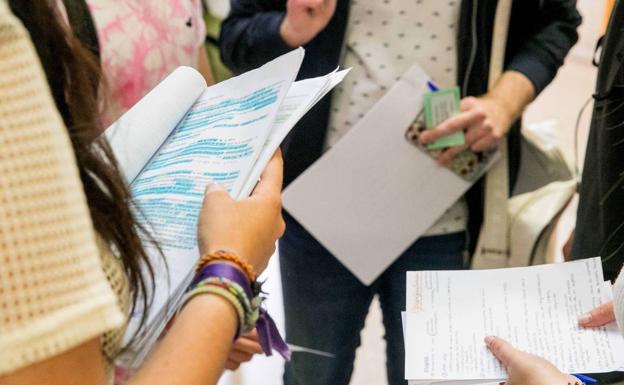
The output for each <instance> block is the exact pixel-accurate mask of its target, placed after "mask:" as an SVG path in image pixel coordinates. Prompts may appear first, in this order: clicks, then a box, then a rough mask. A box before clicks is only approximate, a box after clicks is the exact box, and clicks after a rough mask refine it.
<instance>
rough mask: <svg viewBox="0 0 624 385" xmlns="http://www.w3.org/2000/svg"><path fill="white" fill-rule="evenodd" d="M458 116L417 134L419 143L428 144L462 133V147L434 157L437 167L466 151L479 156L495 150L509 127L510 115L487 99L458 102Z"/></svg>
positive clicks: (485, 97)
mask: <svg viewBox="0 0 624 385" xmlns="http://www.w3.org/2000/svg"><path fill="white" fill-rule="evenodd" d="M460 108H461V110H462V112H461V113H460V114H458V115H455V116H453V117H451V118H449V119H447V120H446V121H444V122H443V123H442V124H440V125H439V126H438V127H436V128H434V129H432V130H428V131H425V132H423V133H422V134H421V136H420V138H421V142H422V143H423V144H429V143H432V142H435V141H436V140H438V139H440V138H442V137H444V136H448V135H450V134H453V133H455V132H458V131H464V133H465V139H466V144H465V145H463V146H455V147H451V148H449V149H447V150H446V151H444V152H443V153H442V154H441V155H440V156H439V157H438V163H440V164H441V165H447V164H448V163H449V162H450V161H451V160H452V159H453V158H454V157H455V155H457V154H459V153H461V152H462V151H464V150H466V149H468V148H470V149H471V150H472V151H474V152H482V151H485V150H488V149H490V148H493V147H496V144H497V143H498V141H499V140H500V139H501V138H503V137H504V136H505V134H506V133H507V131H508V130H509V127H510V126H511V123H512V122H513V120H512V117H511V115H510V114H509V113H508V112H507V111H506V110H505V108H504V107H503V106H501V104H500V102H498V101H497V100H494V99H492V98H491V97H489V96H487V95H486V96H483V97H480V98H475V97H472V96H469V97H466V98H464V99H462V101H461V104H460Z"/></svg>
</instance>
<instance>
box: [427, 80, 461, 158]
mask: <svg viewBox="0 0 624 385" xmlns="http://www.w3.org/2000/svg"><path fill="white" fill-rule="evenodd" d="M459 95H460V94H459V87H453V88H446V89H442V90H439V91H435V92H431V93H428V94H426V95H425V100H424V107H425V125H426V126H427V129H432V128H435V127H437V126H438V125H439V124H440V123H442V122H444V121H445V120H447V119H448V118H450V117H451V116H453V115H457V114H459V112H460V109H459ZM464 143H465V140H464V133H463V132H461V131H460V132H456V133H454V134H451V135H449V136H445V137H444V138H440V139H438V140H436V141H435V142H433V143H431V144H429V145H428V146H427V148H428V149H430V150H436V149H440V148H447V147H453V146H463V145H464Z"/></svg>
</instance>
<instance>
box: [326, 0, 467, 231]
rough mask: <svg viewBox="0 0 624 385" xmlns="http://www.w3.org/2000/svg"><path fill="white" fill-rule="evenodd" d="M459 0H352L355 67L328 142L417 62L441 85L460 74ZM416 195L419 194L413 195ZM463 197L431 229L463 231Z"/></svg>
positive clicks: (350, 43)
mask: <svg viewBox="0 0 624 385" xmlns="http://www.w3.org/2000/svg"><path fill="white" fill-rule="evenodd" d="M459 9H460V0H375V1H368V0H354V1H352V2H351V14H350V19H349V25H348V28H347V36H346V39H345V47H344V51H343V58H342V61H341V66H342V67H344V68H349V67H352V70H351V73H350V74H349V75H348V76H347V78H346V79H345V81H344V82H343V83H342V84H341V85H340V86H339V87H338V88H337V89H336V92H335V93H334V97H333V101H332V113H331V118H330V124H329V130H328V134H327V143H326V148H329V147H331V146H332V145H334V144H335V143H336V142H338V140H340V138H341V137H342V136H343V135H344V134H345V133H346V132H347V131H349V129H350V128H351V127H353V125H354V124H355V123H357V122H358V120H360V119H361V118H362V117H364V114H365V113H366V112H367V111H368V110H369V109H370V108H371V107H372V106H373V105H374V104H375V103H376V102H377V101H378V100H379V99H381V97H382V96H383V95H384V94H385V93H386V91H387V90H388V89H390V87H392V85H393V84H394V83H395V82H396V81H397V80H398V79H399V78H400V77H401V75H403V73H405V72H406V71H407V70H408V69H409V68H410V67H411V66H412V65H413V64H414V63H417V64H419V65H420V66H421V67H422V68H423V69H424V70H425V72H427V73H428V74H429V76H431V77H432V79H433V80H434V82H435V83H437V84H438V85H439V86H440V87H452V86H454V85H455V84H456V82H457V80H456V78H457V24H458V21H459ZM415 199H418V197H415ZM466 218H467V207H466V203H465V201H464V200H463V199H462V200H460V201H459V202H458V203H456V204H455V205H454V206H452V207H451V208H449V210H448V211H447V212H446V213H445V214H444V215H443V216H442V218H440V220H439V221H438V222H437V223H436V224H435V225H434V226H433V227H432V228H431V229H429V231H428V232H427V235H438V234H445V233H453V232H459V231H464V230H465V229H466Z"/></svg>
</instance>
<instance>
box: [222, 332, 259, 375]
mask: <svg viewBox="0 0 624 385" xmlns="http://www.w3.org/2000/svg"><path fill="white" fill-rule="evenodd" d="M256 354H262V348H261V347H260V342H259V340H258V332H257V331H256V330H253V331H252V332H250V333H249V334H245V335H243V336H241V337H239V338H238V339H237V340H236V341H234V344H233V345H232V349H231V350H230V354H229V355H228V359H227V362H226V363H225V368H226V369H228V370H236V369H238V368H239V367H240V366H241V364H242V363H245V362H248V361H251V359H252V358H253V356H254V355H256Z"/></svg>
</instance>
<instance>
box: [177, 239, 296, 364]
mask: <svg viewBox="0 0 624 385" xmlns="http://www.w3.org/2000/svg"><path fill="white" fill-rule="evenodd" d="M228 262H229V263H228ZM232 264H234V265H235V266H234V265H232ZM255 278H256V274H255V272H254V271H253V268H252V267H251V265H250V264H248V263H247V262H245V261H244V260H243V259H242V258H241V257H239V256H238V255H236V254H233V253H229V252H225V251H219V252H216V253H210V254H206V255H203V256H202V257H201V258H200V261H199V263H198V264H197V268H196V270H195V277H194V278H193V280H192V282H191V284H190V285H189V288H188V290H187V292H186V295H185V296H184V298H183V299H182V305H181V308H182V307H183V306H184V305H185V304H186V303H188V302H189V301H190V300H191V299H193V298H195V297H196V296H198V295H204V294H212V295H217V296H220V297H221V298H223V299H225V300H226V301H228V302H229V303H230V304H231V305H232V306H233V307H234V309H235V310H236V314H237V317H238V330H237V334H236V337H235V339H236V338H238V337H239V336H240V335H241V334H243V333H248V332H250V331H252V330H253V329H254V328H257V329H258V337H259V339H260V345H261V346H262V350H263V351H264V353H265V354H267V355H269V356H270V355H271V354H272V350H273V349H275V350H277V351H278V352H279V353H280V354H281V355H282V356H283V357H284V358H285V359H287V360H288V359H290V351H289V350H288V346H287V345H286V343H285V342H284V341H283V339H282V337H281V336H280V334H279V331H278V330H277V327H276V326H275V322H274V321H273V320H272V319H271V317H270V316H269V314H268V313H267V312H266V310H264V309H262V302H263V300H264V298H262V297H261V296H260V293H261V285H260V284H259V283H258V282H257V281H256V280H255Z"/></svg>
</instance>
